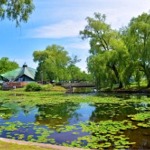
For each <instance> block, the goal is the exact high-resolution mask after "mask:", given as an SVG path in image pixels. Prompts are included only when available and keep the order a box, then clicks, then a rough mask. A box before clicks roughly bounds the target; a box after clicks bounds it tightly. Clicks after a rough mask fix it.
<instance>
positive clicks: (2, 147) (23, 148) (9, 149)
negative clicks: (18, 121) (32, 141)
mask: <svg viewBox="0 0 150 150" xmlns="http://www.w3.org/2000/svg"><path fill="white" fill-rule="evenodd" d="M0 150H52V149H49V148H43V147H38V146H31V145H19V144H14V143H7V142H3V141H0Z"/></svg>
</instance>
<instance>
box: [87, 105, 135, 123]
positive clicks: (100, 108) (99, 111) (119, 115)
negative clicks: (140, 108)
mask: <svg viewBox="0 0 150 150" xmlns="http://www.w3.org/2000/svg"><path fill="white" fill-rule="evenodd" d="M92 105H93V106H94V107H95V110H94V111H93V112H92V115H91V117H90V120H91V121H94V122H98V121H102V120H108V119H113V120H124V119H126V117H127V115H129V114H135V113H136V112H137V110H135V105H134V104H130V105H120V104H96V103H95V104H92Z"/></svg>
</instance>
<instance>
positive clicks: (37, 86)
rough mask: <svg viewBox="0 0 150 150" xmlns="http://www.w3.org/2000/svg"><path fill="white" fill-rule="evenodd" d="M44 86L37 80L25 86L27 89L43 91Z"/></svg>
mask: <svg viewBox="0 0 150 150" xmlns="http://www.w3.org/2000/svg"><path fill="white" fill-rule="evenodd" d="M41 90H42V87H41V85H40V84H38V83H36V82H31V83H29V84H27V86H26V87H25V91H41Z"/></svg>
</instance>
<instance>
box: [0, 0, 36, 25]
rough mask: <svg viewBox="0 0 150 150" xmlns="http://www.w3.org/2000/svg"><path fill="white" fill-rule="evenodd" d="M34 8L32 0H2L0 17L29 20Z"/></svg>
mask: <svg viewBox="0 0 150 150" xmlns="http://www.w3.org/2000/svg"><path fill="white" fill-rule="evenodd" d="M33 9H34V5H33V1H32V0H0V18H1V19H5V18H8V19H9V20H12V21H15V22H16V25H17V26H18V25H19V24H20V22H27V21H28V18H29V16H30V14H31V13H32V11H33Z"/></svg>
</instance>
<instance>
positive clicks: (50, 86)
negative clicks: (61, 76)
mask: <svg viewBox="0 0 150 150" xmlns="http://www.w3.org/2000/svg"><path fill="white" fill-rule="evenodd" d="M52 88H53V85H52V84H46V85H43V86H42V91H50V90H51V89H52Z"/></svg>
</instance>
